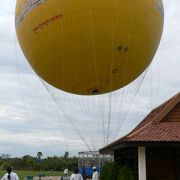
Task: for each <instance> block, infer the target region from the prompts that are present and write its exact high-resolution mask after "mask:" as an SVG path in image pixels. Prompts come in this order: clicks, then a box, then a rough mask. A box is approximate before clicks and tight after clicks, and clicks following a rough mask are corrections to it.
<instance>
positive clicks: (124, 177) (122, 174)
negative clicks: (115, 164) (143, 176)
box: [117, 166, 135, 180]
mask: <svg viewBox="0 0 180 180" xmlns="http://www.w3.org/2000/svg"><path fill="white" fill-rule="evenodd" d="M117 180H135V176H134V174H133V171H132V170H131V169H130V168H129V167H128V166H123V167H121V168H120V169H119V175H118V179H117Z"/></svg>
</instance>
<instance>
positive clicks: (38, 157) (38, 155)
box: [37, 152, 43, 160]
mask: <svg viewBox="0 0 180 180" xmlns="http://www.w3.org/2000/svg"><path fill="white" fill-rule="evenodd" d="M42 156H43V153H42V152H38V153H37V159H38V160H40V159H41V157H42Z"/></svg>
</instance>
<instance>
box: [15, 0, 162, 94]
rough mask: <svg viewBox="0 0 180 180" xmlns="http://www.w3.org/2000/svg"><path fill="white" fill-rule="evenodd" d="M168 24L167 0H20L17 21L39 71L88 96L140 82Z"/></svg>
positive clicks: (22, 43)
mask: <svg viewBox="0 0 180 180" xmlns="http://www.w3.org/2000/svg"><path fill="white" fill-rule="evenodd" d="M163 21H164V12H163V4H162V1H161V0H17V4H16V19H15V23H16V32H17V36H18V40H19V43H20V46H21V48H22V50H23V53H24V55H25V56H26V58H27V60H28V61H29V63H30V65H31V66H32V68H33V69H34V70H35V71H36V73H37V74H38V75H39V76H40V77H41V78H42V79H44V80H45V81H47V82H48V83H50V84H51V85H53V86H55V87H57V88H59V89H61V90H64V91H66V92H70V93H75V94H82V95H93V94H101V93H106V92H111V91H114V90H117V89H119V88H121V87H123V86H125V85H127V84H128V83H130V82H131V81H133V80H134V79H136V78H137V77H138V76H139V75H140V74H141V73H142V72H143V71H144V70H145V69H146V68H147V66H148V65H149V64H150V62H151V61H152V59H153V56H154V54H155V52H156V50H157V48H158V45H159V42H160V38H161V34H162V29H163Z"/></svg>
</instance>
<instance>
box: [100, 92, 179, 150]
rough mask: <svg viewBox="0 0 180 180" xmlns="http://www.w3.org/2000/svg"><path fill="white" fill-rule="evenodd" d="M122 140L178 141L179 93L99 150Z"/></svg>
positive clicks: (122, 141)
mask: <svg viewBox="0 0 180 180" xmlns="http://www.w3.org/2000/svg"><path fill="white" fill-rule="evenodd" d="M124 142H180V93H178V94H176V95H175V96H173V97H172V98H170V99H169V100H167V101H166V102H164V103H163V104H161V105H160V106H158V107H157V108H155V109H154V110H152V111H151V112H150V113H149V114H148V115H147V116H146V117H145V118H144V120H143V121H142V122H141V123H140V124H139V125H137V126H136V127H135V128H134V130H132V131H131V132H130V133H129V134H128V135H126V136H124V137H122V138H120V139H118V140H117V141H115V142H113V143H111V144H109V145H107V146H106V147H104V148H102V149H101V150H100V151H104V150H105V151H106V150H108V149H109V150H110V149H112V148H113V147H115V146H117V145H119V144H121V143H124Z"/></svg>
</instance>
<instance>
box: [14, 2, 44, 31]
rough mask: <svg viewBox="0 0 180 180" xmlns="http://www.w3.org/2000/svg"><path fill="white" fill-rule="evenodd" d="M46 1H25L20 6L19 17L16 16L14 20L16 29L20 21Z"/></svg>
mask: <svg viewBox="0 0 180 180" xmlns="http://www.w3.org/2000/svg"><path fill="white" fill-rule="evenodd" d="M46 1H47V0H26V1H25V2H24V3H23V5H22V9H21V14H20V16H18V17H17V18H16V21H15V24H16V28H18V26H19V25H20V24H21V23H22V21H23V20H24V18H25V16H26V15H27V14H28V13H29V12H31V11H32V10H33V9H34V8H35V7H37V6H38V5H40V4H43V3H44V2H46Z"/></svg>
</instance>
